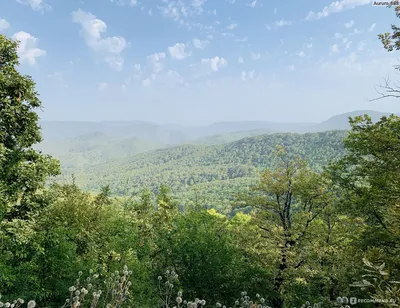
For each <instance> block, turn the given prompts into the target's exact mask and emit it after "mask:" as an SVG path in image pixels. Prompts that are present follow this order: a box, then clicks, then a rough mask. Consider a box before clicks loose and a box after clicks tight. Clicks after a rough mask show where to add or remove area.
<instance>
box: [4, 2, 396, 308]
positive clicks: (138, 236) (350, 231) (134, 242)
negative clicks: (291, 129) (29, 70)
mask: <svg viewBox="0 0 400 308" xmlns="http://www.w3.org/2000/svg"><path fill="white" fill-rule="evenodd" d="M396 12H398V10H397V9H396ZM393 30H394V34H393V35H389V34H388V35H384V36H382V37H381V39H382V40H383V42H384V45H385V47H386V48H387V49H388V50H394V49H399V48H397V47H396V46H397V45H398V44H397V43H396V40H398V37H399V36H398V35H397V32H398V28H396V27H393ZM391 40H395V42H393V43H392V42H391ZM17 48H18V42H15V41H13V40H12V39H10V38H7V37H6V36H4V35H0V106H1V109H0V171H1V172H0V197H1V198H0V295H1V297H0V301H1V303H0V307H7V308H15V307H21V306H27V307H29V308H34V307H74V308H75V307H107V308H111V307H115V308H116V307H138V308H148V307H165V308H172V307H190V308H194V307H203V306H206V307H252V308H253V307H261V308H266V307H274V308H286V307H289V308H293V307H349V304H351V305H354V304H357V305H362V306H363V307H396V306H398V305H399V304H400V258H399V256H400V160H399V157H400V117H397V116H395V115H389V116H382V117H381V118H380V119H379V120H378V121H373V120H372V119H371V117H370V116H368V115H364V116H356V117H353V118H350V119H349V124H350V130H349V131H347V132H345V131H327V132H320V133H307V134H294V133H277V134H266V135H261V136H249V137H247V138H244V139H240V140H235V141H233V142H228V143H223V144H213V145H204V144H203V145H190V144H186V145H180V146H175V147H170V148H166V149H158V150H154V151H150V152H145V153H141V154H137V155H132V156H130V155H127V157H125V158H122V159H120V160H116V161H111V162H107V163H106V162H100V163H99V164H93V165H90V164H88V165H84V167H85V172H82V173H77V174H75V177H74V178H72V180H69V181H68V182H67V183H60V182H58V183H54V182H52V181H53V180H54V179H55V176H60V164H59V162H58V161H57V160H55V159H54V158H52V157H51V156H48V155H44V154H42V153H41V152H40V151H38V150H37V149H36V148H34V145H35V144H37V143H39V142H40V141H41V135H40V129H39V125H38V116H37V113H36V110H37V108H39V107H40V106H41V102H40V100H39V98H38V93H37V92H36V90H35V83H34V81H33V80H32V78H30V77H29V76H24V75H22V74H20V73H19V72H18V70H17V69H18V66H19V60H18V55H17ZM81 145H82V146H83V145H85V144H84V143H81ZM89 146H90V145H89ZM151 147H152V145H150V149H151ZM110 150H111V149H110ZM129 151H130V150H129ZM73 171H74V169H73V165H72V164H71V166H68V167H67V168H65V169H64V174H63V175H61V176H63V177H67V178H68V177H71V175H72V174H73V173H74V172H73ZM56 179H57V178H56ZM58 180H60V178H58ZM49 181H50V183H52V184H50V185H49V186H46V182H47V183H49ZM79 186H81V187H84V188H86V190H88V191H85V190H82V188H81V187H79ZM173 192H174V193H175V194H174V193H173ZM113 193H117V194H119V196H118V197H116V196H114V195H113ZM227 214H229V215H227ZM354 301H355V302H354Z"/></svg>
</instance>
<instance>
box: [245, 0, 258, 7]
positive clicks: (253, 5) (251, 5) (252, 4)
mask: <svg viewBox="0 0 400 308" xmlns="http://www.w3.org/2000/svg"><path fill="white" fill-rule="evenodd" d="M246 5H247V6H250V7H256V5H257V0H254V1H253V2H251V3H246Z"/></svg>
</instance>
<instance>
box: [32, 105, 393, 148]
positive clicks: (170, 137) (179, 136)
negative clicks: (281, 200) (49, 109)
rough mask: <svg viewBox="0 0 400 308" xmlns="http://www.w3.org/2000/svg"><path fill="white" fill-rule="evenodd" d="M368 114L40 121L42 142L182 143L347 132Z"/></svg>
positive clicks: (379, 114) (375, 113) (372, 113)
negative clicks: (306, 118)
mask: <svg viewBox="0 0 400 308" xmlns="http://www.w3.org/2000/svg"><path fill="white" fill-rule="evenodd" d="M365 113H367V114H368V115H370V116H371V117H372V119H373V120H374V121H377V120H379V119H380V118H381V117H382V116H384V115H389V113H383V112H378V111H372V110H357V111H353V112H349V113H344V114H340V115H336V116H333V117H331V118H329V119H328V120H326V121H324V122H321V123H276V122H267V121H238V122H217V123H213V124H211V125H206V126H198V127H187V126H183V125H176V124H156V123H151V122H142V121H120V122H118V121H103V122H74V121H64V122H63V121H42V122H40V125H41V127H42V134H43V138H44V140H45V141H54V140H64V139H71V138H76V137H79V136H82V135H91V134H93V133H101V134H104V135H107V136H109V137H112V138H115V139H127V138H132V137H136V138H139V139H144V140H148V141H151V142H155V143H161V144H182V143H185V142H192V141H194V140H196V139H199V138H204V137H208V136H213V135H221V134H229V133H236V132H244V131H249V134H250V135H251V134H253V132H254V131H255V130H259V131H262V132H263V133H266V132H267V133H278V132H290V133H306V132H322V131H327V130H342V129H348V128H349V124H348V117H349V116H352V117H354V116H356V115H363V114H365Z"/></svg>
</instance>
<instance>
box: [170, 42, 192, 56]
mask: <svg viewBox="0 0 400 308" xmlns="http://www.w3.org/2000/svg"><path fill="white" fill-rule="evenodd" d="M186 47H187V46H186V45H185V44H184V43H177V44H175V45H174V46H170V47H168V51H169V54H170V55H171V57H172V58H174V59H177V60H183V59H185V58H186V57H188V56H190V55H191V52H186V51H185V49H186Z"/></svg>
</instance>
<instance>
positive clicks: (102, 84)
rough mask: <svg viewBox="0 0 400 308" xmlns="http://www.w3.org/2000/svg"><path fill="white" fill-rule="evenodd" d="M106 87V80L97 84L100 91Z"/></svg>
mask: <svg viewBox="0 0 400 308" xmlns="http://www.w3.org/2000/svg"><path fill="white" fill-rule="evenodd" d="M107 88H108V83H107V82H100V83H99V85H98V86H97V89H99V90H100V91H103V90H105V89H107Z"/></svg>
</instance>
